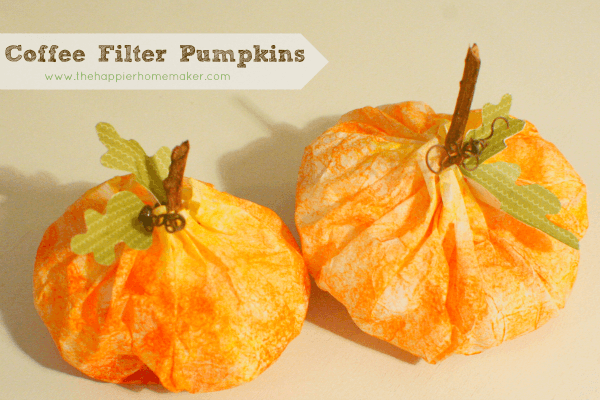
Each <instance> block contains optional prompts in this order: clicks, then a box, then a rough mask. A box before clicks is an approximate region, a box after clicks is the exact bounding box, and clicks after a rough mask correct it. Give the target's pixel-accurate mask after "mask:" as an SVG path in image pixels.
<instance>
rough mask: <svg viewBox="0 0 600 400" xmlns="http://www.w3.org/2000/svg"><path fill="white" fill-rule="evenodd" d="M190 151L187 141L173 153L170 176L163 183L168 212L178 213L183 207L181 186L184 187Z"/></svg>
mask: <svg viewBox="0 0 600 400" xmlns="http://www.w3.org/2000/svg"><path fill="white" fill-rule="evenodd" d="M189 151H190V143H189V142H188V141H187V140H186V141H185V142H183V143H181V144H180V145H179V146H176V147H175V148H174V149H173V151H172V152H171V165H170V166H169V175H168V176H167V178H166V179H165V180H164V181H163V185H164V187H165V192H167V210H169V211H173V212H177V211H179V210H180V209H181V207H182V204H181V186H182V185H183V173H184V171H185V164H186V162H187V156H188V152H189Z"/></svg>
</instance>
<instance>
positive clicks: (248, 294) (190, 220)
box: [34, 175, 310, 392]
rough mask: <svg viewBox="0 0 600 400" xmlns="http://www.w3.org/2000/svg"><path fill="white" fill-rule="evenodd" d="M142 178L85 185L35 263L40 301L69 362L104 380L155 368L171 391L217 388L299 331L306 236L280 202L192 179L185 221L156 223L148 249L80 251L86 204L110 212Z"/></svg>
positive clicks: (143, 194) (147, 198)
mask: <svg viewBox="0 0 600 400" xmlns="http://www.w3.org/2000/svg"><path fill="white" fill-rule="evenodd" d="M121 191H131V192H133V193H134V194H136V195H137V196H138V197H139V198H140V199H141V200H142V201H143V202H144V203H145V204H148V205H153V204H154V201H155V200H154V198H153V197H152V196H151V194H150V193H149V192H148V190H147V189H146V188H145V187H143V186H142V185H140V184H139V183H137V182H136V180H135V179H134V178H133V176H132V175H128V176H122V177H115V178H113V179H111V180H109V181H107V182H105V183H103V184H101V185H99V186H97V187H95V188H93V189H91V190H89V191H88V192H87V193H85V194H84V195H83V196H82V197H81V198H80V199H79V200H78V201H76V202H75V203H74V204H73V205H71V206H70V207H69V208H68V209H67V211H66V212H65V213H64V215H63V216H62V217H60V218H59V219H58V220H57V221H56V222H55V223H53V224H52V225H51V226H50V227H49V228H48V230H47V231H46V233H45V235H44V237H43V239H42V242H41V244H40V246H39V250H38V253H37V257H36V262H35V272H34V288H35V306H36V308H37V310H38V312H39V314H40V316H41V317H42V319H43V321H44V322H45V324H46V325H47V327H48V329H49V330H50V333H51V334H52V337H53V339H54V341H55V342H56V345H57V347H58V349H59V351H60V353H61V354H62V356H63V357H64V359H65V360H66V361H68V362H69V363H70V364H71V365H73V366H74V367H76V368H78V369H79V370H81V371H82V372H84V373H85V374H87V375H89V376H91V377H93V378H96V379H99V380H103V381H109V382H124V381H127V380H128V377H130V376H132V375H133V374H134V373H136V372H138V373H137V374H136V375H135V376H136V377H137V379H138V381H139V380H141V381H142V382H144V381H147V380H148V379H150V378H151V376H152V374H155V375H156V376H157V377H158V378H159V380H160V382H161V383H162V384H163V385H164V386H165V387H166V388H167V389H169V390H171V391H181V390H187V391H189V392H198V391H215V390H221V389H226V388H230V387H233V386H236V385H239V384H240V383H243V382H247V381H250V380H251V379H253V378H254V377H256V376H257V375H258V374H260V373H261V372H262V371H263V370H265V368H267V367H268V366H269V365H270V364H271V363H272V362H273V361H275V360H276V359H277V358H278V357H279V355H280V354H281V352H282V351H283V350H284V348H285V347H286V345H287V344H288V343H289V342H290V340H292V339H293V338H294V337H296V336H297V335H298V334H299V332H300V329H301V327H302V323H303V321H304V317H305V314H306V309H307V304H308V295H309V284H310V282H309V280H308V275H307V273H306V270H305V266H304V262H303V259H302V257H301V255H300V253H299V249H298V247H297V244H296V242H295V240H294V238H293V236H292V235H291V234H290V232H289V230H288V229H287V227H286V226H285V225H284V224H283V222H282V221H281V219H280V218H279V217H278V216H277V215H276V214H275V213H274V212H272V211H271V210H269V209H267V208H265V207H262V206H259V205H257V204H254V203H251V202H249V201H246V200H242V199H239V198H237V197H234V196H232V195H229V194H227V193H222V192H219V191H217V190H216V189H215V188H214V187H213V186H212V185H210V184H206V183H203V182H200V181H197V180H194V179H189V178H185V179H184V180H183V188H182V191H181V193H182V205H183V208H182V210H181V211H180V212H179V214H180V215H181V216H183V217H184V218H185V220H186V224H185V227H184V229H183V230H181V231H178V232H174V233H169V232H167V231H166V230H165V228H164V227H155V228H154V230H153V232H152V244H151V247H150V248H149V249H147V250H132V249H131V248H129V247H127V245H125V244H124V243H120V244H118V245H117V246H116V249H115V251H116V260H115V262H113V263H112V264H111V265H109V266H104V265H100V264H98V263H97V262H96V261H95V259H94V256H93V255H92V254H88V255H77V254H75V253H73V251H72V250H71V247H70V244H71V239H72V238H73V237H74V236H75V235H78V234H82V233H84V232H86V225H85V221H84V211H85V210H87V209H93V210H96V211H98V212H100V213H104V211H105V208H106V205H107V202H108V200H109V199H110V198H111V197H112V196H113V195H114V194H115V193H118V192H121Z"/></svg>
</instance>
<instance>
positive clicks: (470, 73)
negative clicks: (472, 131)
mask: <svg viewBox="0 0 600 400" xmlns="http://www.w3.org/2000/svg"><path fill="white" fill-rule="evenodd" d="M480 65H481V60H480V58H479V48H478V47H477V45H476V44H473V46H472V47H469V51H468V52H467V58H466V60H465V69H464V71H463V77H462V80H461V81H460V91H459V92H458V99H457V100H456V107H455V108H454V115H453V116H452V122H451V123H450V129H449V130H448V134H447V135H446V142H445V147H446V148H447V149H451V148H460V146H461V144H462V140H463V137H464V134H465V128H466V127H467V120H468V119H469V112H470V111H471V103H472V102H473V95H474V94H475V84H476V83H477V76H478V75H479V66H480ZM455 146H456V147H455ZM446 161H447V162H450V163H452V161H453V160H446Z"/></svg>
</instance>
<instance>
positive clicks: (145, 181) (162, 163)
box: [96, 122, 171, 204]
mask: <svg viewBox="0 0 600 400" xmlns="http://www.w3.org/2000/svg"><path fill="white" fill-rule="evenodd" d="M96 131H97V132H98V137H99V138H100V141H101V142H102V143H103V144H104V145H105V146H106V147H107V148H108V152H106V153H105V154H104V155H103V156H102V158H100V162H101V163H102V165H104V166H105V167H108V168H113V169H118V170H120V171H127V172H131V173H133V174H134V175H135V179H136V181H138V182H139V183H140V184H142V185H144V186H145V187H146V188H147V189H148V190H150V191H151V192H152V193H153V194H154V195H155V196H156V198H157V199H158V201H159V202H160V203H161V204H166V202H167V194H166V192H165V188H164V186H163V180H164V179H165V178H166V177H167V176H168V175H169V165H170V164H171V151H170V150H169V148H168V147H166V146H163V147H161V148H160V149H159V150H158V151H157V152H156V154H155V155H154V156H152V157H148V156H147V155H146V152H145V151H144V149H142V146H140V144H139V143H138V142H136V141H135V140H133V139H132V140H125V139H122V138H121V137H120V136H119V134H118V133H117V131H116V130H115V128H113V127H112V125H110V124H107V123H104V122H101V123H99V124H98V125H96Z"/></svg>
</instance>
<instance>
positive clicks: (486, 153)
mask: <svg viewBox="0 0 600 400" xmlns="http://www.w3.org/2000/svg"><path fill="white" fill-rule="evenodd" d="M511 103H512V96H511V95H510V94H505V95H504V96H502V100H500V103H498V105H494V104H490V103H487V104H485V105H484V106H483V109H482V111H481V119H482V123H481V126H480V127H479V128H477V129H471V130H470V131H468V132H467V133H466V134H465V138H464V140H463V143H464V142H467V141H468V140H469V139H471V138H473V139H483V138H486V137H488V136H489V135H490V134H491V132H492V122H493V121H494V120H495V119H496V118H498V117H504V118H506V119H507V120H508V125H509V126H508V127H507V126H506V122H504V121H503V120H498V121H496V123H495V124H494V136H492V137H491V138H490V139H489V140H487V144H488V145H487V147H486V148H485V150H483V152H482V153H481V155H480V156H479V163H483V162H484V161H485V160H487V159H488V158H490V157H492V156H494V155H496V154H498V153H500V152H501V151H502V150H504V149H505V148H506V143H505V142H504V141H505V140H506V139H508V138H509V137H511V136H513V135H515V134H517V133H519V132H520V131H522V130H523V128H524V127H525V121H523V120H520V119H516V118H513V117H511V116H509V115H508V113H509V111H510V105H511ZM475 163H476V160H475V159H474V158H471V159H469V160H467V161H466V162H465V164H466V165H467V167H469V168H473V167H475Z"/></svg>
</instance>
